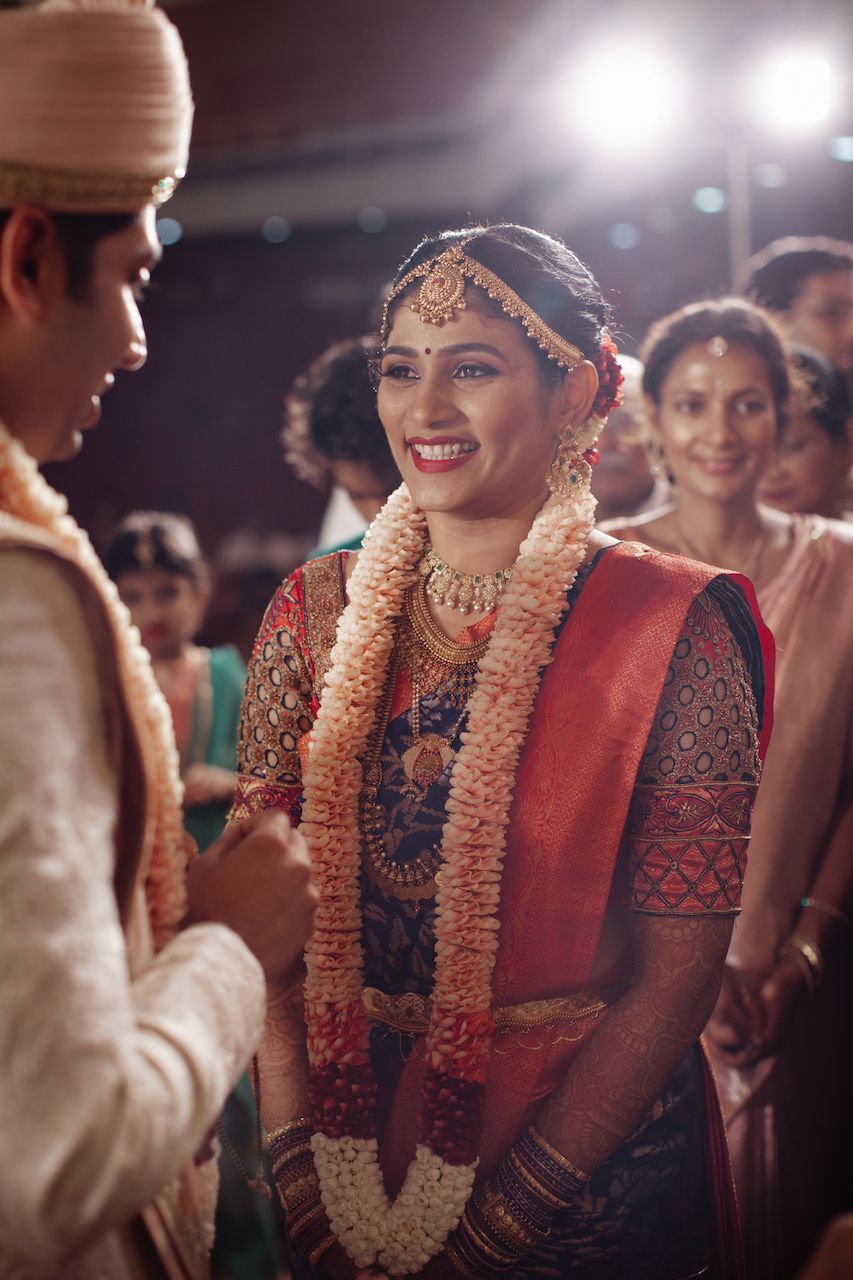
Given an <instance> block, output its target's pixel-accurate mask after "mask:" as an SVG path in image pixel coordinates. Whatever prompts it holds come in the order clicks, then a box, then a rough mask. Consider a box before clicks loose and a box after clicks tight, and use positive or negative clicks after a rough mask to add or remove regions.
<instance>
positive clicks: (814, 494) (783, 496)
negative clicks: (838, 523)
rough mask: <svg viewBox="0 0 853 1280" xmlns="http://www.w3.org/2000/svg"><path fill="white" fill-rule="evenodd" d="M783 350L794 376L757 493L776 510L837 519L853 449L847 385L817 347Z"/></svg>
mask: <svg viewBox="0 0 853 1280" xmlns="http://www.w3.org/2000/svg"><path fill="white" fill-rule="evenodd" d="M789 354H790V356H791V361H792V363H793V365H794V367H795V369H796V370H797V371H798V373H799V374H800V378H799V379H798V380H797V381H796V383H795V386H794V389H793V396H792V401H791V407H790V412H789V414H788V418H787V421H786V422H785V425H784V426H783V428H782V433H781V436H780V438H779V443H778V445H777V448H776V453H775V455H774V458H773V462H772V463H771V465H770V469H769V471H768V472H767V473H766V475H765V476H764V479H763V480H762V482H761V484H760V486H759V490H758V494H759V497H760V499H761V501H762V502H766V503H768V504H769V505H770V506H771V507H778V508H779V510H780V511H814V512H815V513H816V514H817V515H820V516H829V517H830V518H831V519H834V520H841V519H844V518H845V507H846V505H847V476H848V473H849V471H850V462H851V454H853V448H851V435H850V429H851V421H850V412H851V408H850V395H849V393H848V390H847V384H846V383H845V381H844V379H843V378H842V376H841V374H840V373H839V372H838V370H837V369H836V368H834V366H833V365H832V364H831V363H830V362H829V360H828V359H827V358H826V356H822V355H819V354H818V352H817V351H813V350H811V349H810V348H809V347H797V346H795V347H790V348H789ZM846 518H848V519H853V516H851V515H848V516H847V517H846Z"/></svg>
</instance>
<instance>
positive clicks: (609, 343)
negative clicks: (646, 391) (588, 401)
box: [592, 332, 625, 418]
mask: <svg viewBox="0 0 853 1280" xmlns="http://www.w3.org/2000/svg"><path fill="white" fill-rule="evenodd" d="M618 357H619V351H618V349H617V347H616V343H615V342H614V341H613V339H612V338H611V336H610V334H609V333H607V332H605V334H604V337H603V339H602V341H601V347H600V350H599V353H598V356H597V358H596V360H595V367H596V369H597V370H598V394H597V395H596V397H595V403H594V404H593V406H592V412H593V414H594V415H595V417H597V418H606V417H607V415H608V414H609V413H610V411H611V409H615V408H616V407H617V405H620V404H621V403H622V383H623V382H624V381H625V375H624V374H623V372H622V366H621V365H620V364H619V358H618Z"/></svg>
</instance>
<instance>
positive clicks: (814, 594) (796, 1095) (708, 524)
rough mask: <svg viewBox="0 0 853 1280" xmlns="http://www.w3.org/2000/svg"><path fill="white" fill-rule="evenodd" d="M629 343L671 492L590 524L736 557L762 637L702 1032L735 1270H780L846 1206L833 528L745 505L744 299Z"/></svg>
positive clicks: (845, 901)
mask: <svg viewBox="0 0 853 1280" xmlns="http://www.w3.org/2000/svg"><path fill="white" fill-rule="evenodd" d="M643 358H644V361H645V374H644V379H643V387H644V392H645V396H646V408H647V416H648V418H649V422H650V426H651V429H652V431H653V438H654V441H655V444H656V446H657V447H659V448H660V449H661V450H662V453H663V455H664V456H665V459H666V464H667V467H668V469H669V471H670V472H671V473H672V475H673V476H674V478H675V482H676V487H675V490H674V499H673V501H672V503H671V504H669V505H668V506H667V507H664V508H661V509H660V510H659V511H656V512H652V513H649V514H648V515H645V516H642V517H638V518H637V519H635V520H633V521H629V522H622V524H621V525H620V527H619V528H618V529H614V528H613V527H612V525H611V526H607V528H608V531H609V532H611V533H616V534H617V536H624V537H630V538H636V539H639V540H641V541H643V542H645V543H647V544H648V545H650V546H652V547H655V548H657V549H659V550H662V551H672V552H678V553H680V554H686V555H691V556H693V557H694V558H695V559H701V560H705V561H709V562H710V563H712V564H720V565H725V566H727V567H728V568H730V569H734V568H737V569H740V570H741V571H742V572H743V573H744V574H745V575H746V576H748V577H751V578H752V579H753V580H754V581H755V585H756V588H757V593H758V600H759V604H760V607H761V612H762V614H763V616H764V618H765V620H766V622H767V625H768V626H769V627H770V629H771V631H772V632H773V634H774V637H775V640H776V646H777V654H778V657H777V677H776V705H775V716H774V719H775V728H774V737H773V741H772V744H771V746H770V749H769V752H768V756H767V761H766V764H765V773H764V782H763V785H762V788H761V793H760V795H759V798H758V801H757V803H756V806H755V810H754V813H753V825H752V841H751V848H750V859H749V875H748V876H747V877H746V882H745V885H744V895H743V909H742V913H741V916H740V918H739V920H738V923H737V925H736V927H735V931H734V937H733V940H732V944H731V948H730V951H729V956H728V963H727V967H726V974H725V978H724V983H723V990H722V994H721V996H720V1000H719V1002H718V1004H717V1008H716V1010H715V1013H714V1016H713V1018H712V1019H711V1022H710V1024H709V1027H708V1032H707V1038H708V1041H709V1048H710V1050H711V1054H712V1059H713V1062H714V1066H715V1070H716V1073H717V1079H718V1084H719V1087H720V1091H721V1094H722V1100H723V1107H724V1111H725V1113H726V1117H727V1122H728V1130H729V1140H730V1145H731V1154H732V1162H733V1166H734V1173H735V1181H736V1184H737V1187H738V1193H739V1199H740V1207H741V1214H742V1218H743V1225H744V1235H745V1246H746V1255H747V1272H748V1274H749V1276H750V1277H751V1278H752V1280H782V1278H787V1277H790V1276H793V1275H795V1274H796V1272H797V1270H798V1268H799V1266H801V1265H802V1263H803V1262H804V1260H805V1258H806V1256H807V1254H808V1252H809V1250H810V1248H811V1247H812V1246H813V1244H814V1242H815V1240H816V1238H817V1235H818V1234H819V1232H820V1229H821V1227H822V1225H823V1224H824V1223H825V1222H826V1221H827V1220H828V1219H829V1217H830V1216H831V1215H832V1214H833V1213H834V1212H837V1211H839V1210H840V1209H842V1208H844V1207H845V1205H846V1206H847V1207H849V1203H850V1199H849V1195H850V1186H851V1164H853V1162H851V1158H850V1151H851V1146H850V1137H851V1130H853V1125H851V1100H850V1089H849V1078H850V1064H851V1053H850V1039H851V1026H850V1023H851V1018H850V1013H849V997H846V1003H845V985H846V983H845V979H847V978H848V975H849V974H850V972H851V940H853V930H851V896H853V663H851V653H853V643H851V642H853V530H851V527H850V526H849V525H847V524H842V523H841V522H837V521H833V520H827V519H825V518H824V517H822V516H816V515H803V514H793V515H787V514H784V513H782V512H776V511H771V510H770V509H768V508H766V507H762V506H759V505H758V502H757V498H756V493H757V489H758V485H759V481H760V479H761V475H762V473H763V471H764V470H765V468H766V466H767V464H768V463H769V461H770V459H771V457H772V454H773V449H774V445H775V440H776V432H777V430H778V427H779V425H780V423H781V421H783V419H784V412H785V405H784V403H783V402H782V401H781V399H780V398H779V396H778V395H777V394H776V391H775V388H776V387H777V386H778V385H780V371H781V370H782V369H783V366H784V360H785V354H784V350H783V347H782V344H781V342H780V340H779V338H778V336H777V334H776V333H775V330H774V329H773V327H772V323H771V322H770V321H769V320H768V319H767V318H766V317H765V316H764V314H763V313H762V312H760V311H759V310H757V309H756V308H754V307H752V306H750V305H749V304H747V303H744V302H742V301H740V300H735V299H723V300H722V301H719V302H707V303H698V304H695V305H694V306H692V307H688V308H685V309H684V310H683V311H681V312H677V313H676V314H675V315H673V316H670V317H667V318H666V319H664V320H662V321H660V322H659V324H658V325H657V326H655V328H654V329H653V330H652V331H651V333H650V335H649V338H648V340H647V344H646V349H645V351H644V353H643ZM847 991H848V992H849V986H847Z"/></svg>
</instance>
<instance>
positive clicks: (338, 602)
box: [302, 555, 344, 698]
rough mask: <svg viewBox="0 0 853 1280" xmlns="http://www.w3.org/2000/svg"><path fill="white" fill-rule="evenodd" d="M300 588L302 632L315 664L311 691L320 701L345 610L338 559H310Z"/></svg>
mask: <svg viewBox="0 0 853 1280" xmlns="http://www.w3.org/2000/svg"><path fill="white" fill-rule="evenodd" d="M302 586H303V590H304V593H305V596H304V609H305V629H306V631H307V632H308V648H309V649H310V651H311V657H312V659H313V662H314V692H315V694H316V695H317V697H318V698H319V697H320V694H321V692H322V689H323V683H324V681H325V679H326V672H327V671H328V670H329V667H330V666H331V656H332V646H333V645H334V643H335V635H336V634H337V630H338V620H339V619H340V616H341V613H342V611H343V608H344V593H343V585H342V582H341V562H340V557H339V556H336V555H334V556H328V557H327V556H324V557H323V558H322V559H320V560H309V562H308V564H306V566H305V568H304V570H303V572H302Z"/></svg>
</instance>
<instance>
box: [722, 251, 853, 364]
mask: <svg viewBox="0 0 853 1280" xmlns="http://www.w3.org/2000/svg"><path fill="white" fill-rule="evenodd" d="M744 292H745V293H746V295H747V297H749V298H750V299H751V300H752V301H753V302H756V303H757V304H758V305H759V306H761V307H766V308H767V310H768V311H773V312H775V313H776V314H777V315H778V316H779V317H780V319H782V320H784V323H785V328H786V331H787V333H788V335H789V336H790V337H791V338H792V339H793V340H794V341H796V342H800V343H803V344H804V345H806V346H809V347H814V349H815V350H816V351H820V352H822V354H823V355H825V356H826V357H827V359H829V360H831V361H832V363H833V364H834V365H835V367H836V368H837V369H840V370H841V371H842V372H843V373H849V372H850V370H851V368H853V244H850V243H848V241H846V240H830V239H828V238H826V237H824V236H812V237H806V236H786V237H785V238H784V239H783V240H774V241H773V243H772V244H769V245H768V246H767V247H766V249H762V250H761V252H760V253H757V254H755V255H754V257H752V258H750V260H749V261H748V263H747V264H746V286H745V289H744Z"/></svg>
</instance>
